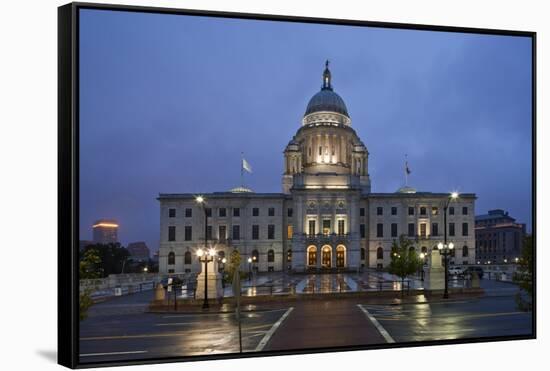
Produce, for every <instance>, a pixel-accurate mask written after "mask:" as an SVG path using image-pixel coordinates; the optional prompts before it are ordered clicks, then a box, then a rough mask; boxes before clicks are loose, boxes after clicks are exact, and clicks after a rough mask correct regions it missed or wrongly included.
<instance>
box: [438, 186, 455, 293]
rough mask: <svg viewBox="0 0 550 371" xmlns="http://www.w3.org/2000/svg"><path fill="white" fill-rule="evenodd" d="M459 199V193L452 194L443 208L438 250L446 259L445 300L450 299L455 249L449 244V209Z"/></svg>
mask: <svg viewBox="0 0 550 371" xmlns="http://www.w3.org/2000/svg"><path fill="white" fill-rule="evenodd" d="M457 198H458V192H452V193H451V194H450V195H449V198H448V199H447V202H446V203H445V206H444V207H443V231H444V233H443V243H441V242H440V243H439V244H438V245H437V249H438V250H439V252H440V253H441V254H443V256H444V257H445V292H444V293H443V298H444V299H448V298H449V255H450V254H451V252H452V251H453V249H454V244H453V243H452V242H451V243H447V209H448V208H449V204H450V203H451V201H455V200H456V199H457Z"/></svg>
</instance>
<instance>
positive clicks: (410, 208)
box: [409, 206, 414, 215]
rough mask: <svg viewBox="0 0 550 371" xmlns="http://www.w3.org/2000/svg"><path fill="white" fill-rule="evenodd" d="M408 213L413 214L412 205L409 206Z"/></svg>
mask: <svg viewBox="0 0 550 371" xmlns="http://www.w3.org/2000/svg"><path fill="white" fill-rule="evenodd" d="M409 215H414V207H412V206H409Z"/></svg>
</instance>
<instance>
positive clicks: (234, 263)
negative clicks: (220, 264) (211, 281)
mask: <svg viewBox="0 0 550 371" xmlns="http://www.w3.org/2000/svg"><path fill="white" fill-rule="evenodd" d="M240 266H241V254H240V253H239V250H237V249H234V250H233V251H232V252H231V254H230V255H229V263H228V264H227V269H226V272H227V280H228V281H229V282H231V280H233V274H235V271H236V270H239V268H240Z"/></svg>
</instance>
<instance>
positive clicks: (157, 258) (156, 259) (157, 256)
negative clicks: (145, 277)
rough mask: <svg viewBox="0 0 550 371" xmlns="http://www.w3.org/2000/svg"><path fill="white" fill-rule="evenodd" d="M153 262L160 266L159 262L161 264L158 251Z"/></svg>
mask: <svg viewBox="0 0 550 371" xmlns="http://www.w3.org/2000/svg"><path fill="white" fill-rule="evenodd" d="M151 260H153V263H156V264H158V262H159V252H158V250H157V251H155V253H154V254H153V258H152V259H151Z"/></svg>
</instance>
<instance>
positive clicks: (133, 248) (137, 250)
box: [127, 241, 150, 262]
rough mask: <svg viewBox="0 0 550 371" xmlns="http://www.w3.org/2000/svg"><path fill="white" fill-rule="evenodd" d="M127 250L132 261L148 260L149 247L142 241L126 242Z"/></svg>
mask: <svg viewBox="0 0 550 371" xmlns="http://www.w3.org/2000/svg"><path fill="white" fill-rule="evenodd" d="M127 249H128V252H129V253H130V256H131V257H132V259H133V260H134V261H144V262H146V261H149V257H150V255H149V254H150V253H149V248H148V247H147V245H146V244H145V242H143V241H139V242H132V243H129V244H128V247H127Z"/></svg>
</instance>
